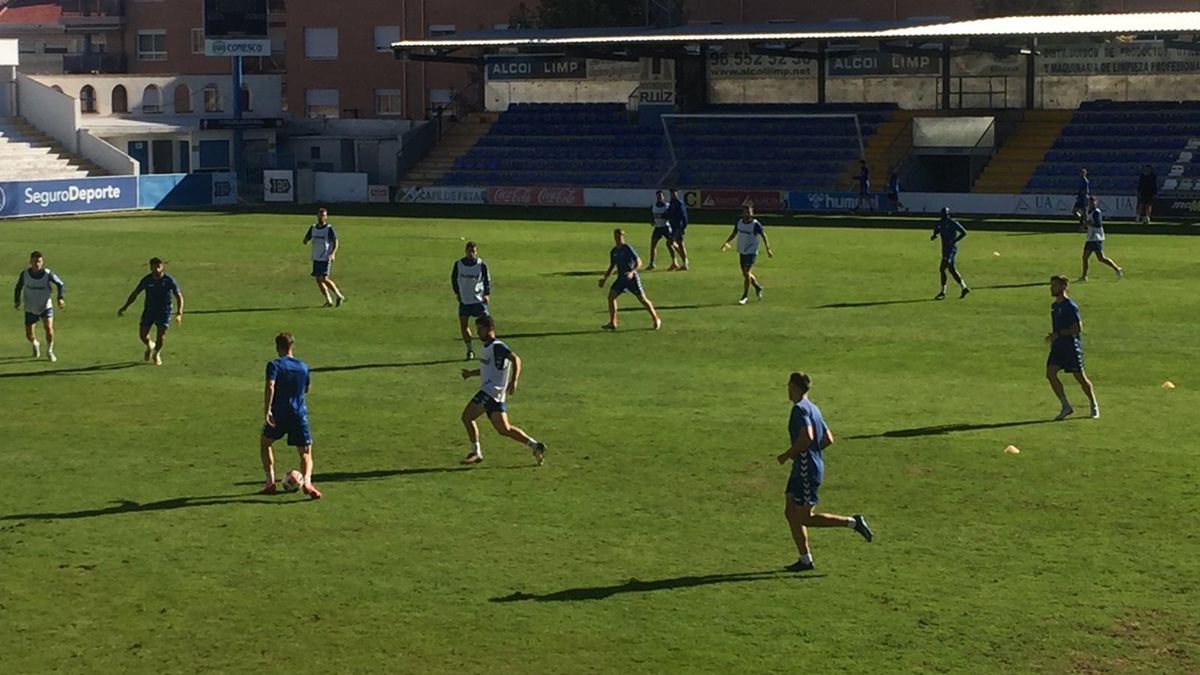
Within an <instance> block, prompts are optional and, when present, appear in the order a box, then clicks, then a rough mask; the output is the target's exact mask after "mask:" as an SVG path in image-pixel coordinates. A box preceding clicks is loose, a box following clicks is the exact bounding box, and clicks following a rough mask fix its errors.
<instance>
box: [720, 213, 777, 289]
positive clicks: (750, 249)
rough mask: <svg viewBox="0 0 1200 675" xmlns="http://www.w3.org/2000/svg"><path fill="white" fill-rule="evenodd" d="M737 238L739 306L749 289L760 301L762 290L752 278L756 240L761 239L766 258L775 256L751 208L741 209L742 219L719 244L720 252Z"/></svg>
mask: <svg viewBox="0 0 1200 675" xmlns="http://www.w3.org/2000/svg"><path fill="white" fill-rule="evenodd" d="M734 237H737V248H738V254H739V255H740V264H741V267H742V299H741V300H738V304H739V305H744V304H746V298H747V297H748V296H749V295H750V287H751V286H754V294H755V295H756V296H757V297H758V299H759V300H762V296H763V289H762V286H759V285H758V278H757V277H755V276H754V272H753V270H754V263H755V262H757V261H758V240H759V238H760V237H761V238H762V243H763V246H765V247H766V249H767V257H768V258H774V257H775V254H774V253H772V252H771V243H770V242H769V241H767V233H766V232H764V231H763V226H762V223H760V222H758V220H757V219H756V218H755V217H754V207H753V206H749V205H747V206H743V207H742V219H741V220H739V221H737V222H736V223H734V225H733V232H730V233H729V238H728V239H726V240H725V243H724V244H721V250H722V251H725V250H728V249H729V242H731V241H733V239H734Z"/></svg>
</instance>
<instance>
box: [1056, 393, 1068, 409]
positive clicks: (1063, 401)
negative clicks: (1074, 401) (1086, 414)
mask: <svg viewBox="0 0 1200 675" xmlns="http://www.w3.org/2000/svg"><path fill="white" fill-rule="evenodd" d="M1058 400H1059V402H1061V403H1062V406H1063V407H1064V408H1070V407H1071V404H1070V403H1069V402H1068V401H1067V397H1066V396H1059V397H1058Z"/></svg>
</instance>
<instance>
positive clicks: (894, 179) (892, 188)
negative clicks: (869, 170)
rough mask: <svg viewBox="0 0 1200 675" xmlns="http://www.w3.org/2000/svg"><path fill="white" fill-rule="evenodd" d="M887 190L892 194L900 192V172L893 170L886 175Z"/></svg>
mask: <svg viewBox="0 0 1200 675" xmlns="http://www.w3.org/2000/svg"><path fill="white" fill-rule="evenodd" d="M888 191H889V192H891V193H892V194H900V174H898V173H896V172H895V171H893V172H892V175H890V176H888Z"/></svg>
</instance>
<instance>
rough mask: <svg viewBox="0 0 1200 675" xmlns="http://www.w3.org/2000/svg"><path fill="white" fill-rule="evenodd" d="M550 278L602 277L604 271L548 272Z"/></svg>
mask: <svg viewBox="0 0 1200 675" xmlns="http://www.w3.org/2000/svg"><path fill="white" fill-rule="evenodd" d="M544 276H548V277H602V276H604V270H569V271H566V272H546V274H545V275H544Z"/></svg>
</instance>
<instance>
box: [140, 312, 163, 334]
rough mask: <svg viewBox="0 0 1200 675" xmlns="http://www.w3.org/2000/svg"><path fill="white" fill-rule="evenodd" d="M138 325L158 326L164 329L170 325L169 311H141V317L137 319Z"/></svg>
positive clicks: (145, 326) (144, 326)
mask: <svg viewBox="0 0 1200 675" xmlns="http://www.w3.org/2000/svg"><path fill="white" fill-rule="evenodd" d="M138 325H139V326H141V327H143V328H147V327H150V326H158V327H159V328H160V329H161V330H163V331H166V330H167V329H168V328H170V327H171V312H170V310H167V313H166V314H162V313H160V312H142V318H141V320H140V321H138Z"/></svg>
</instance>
